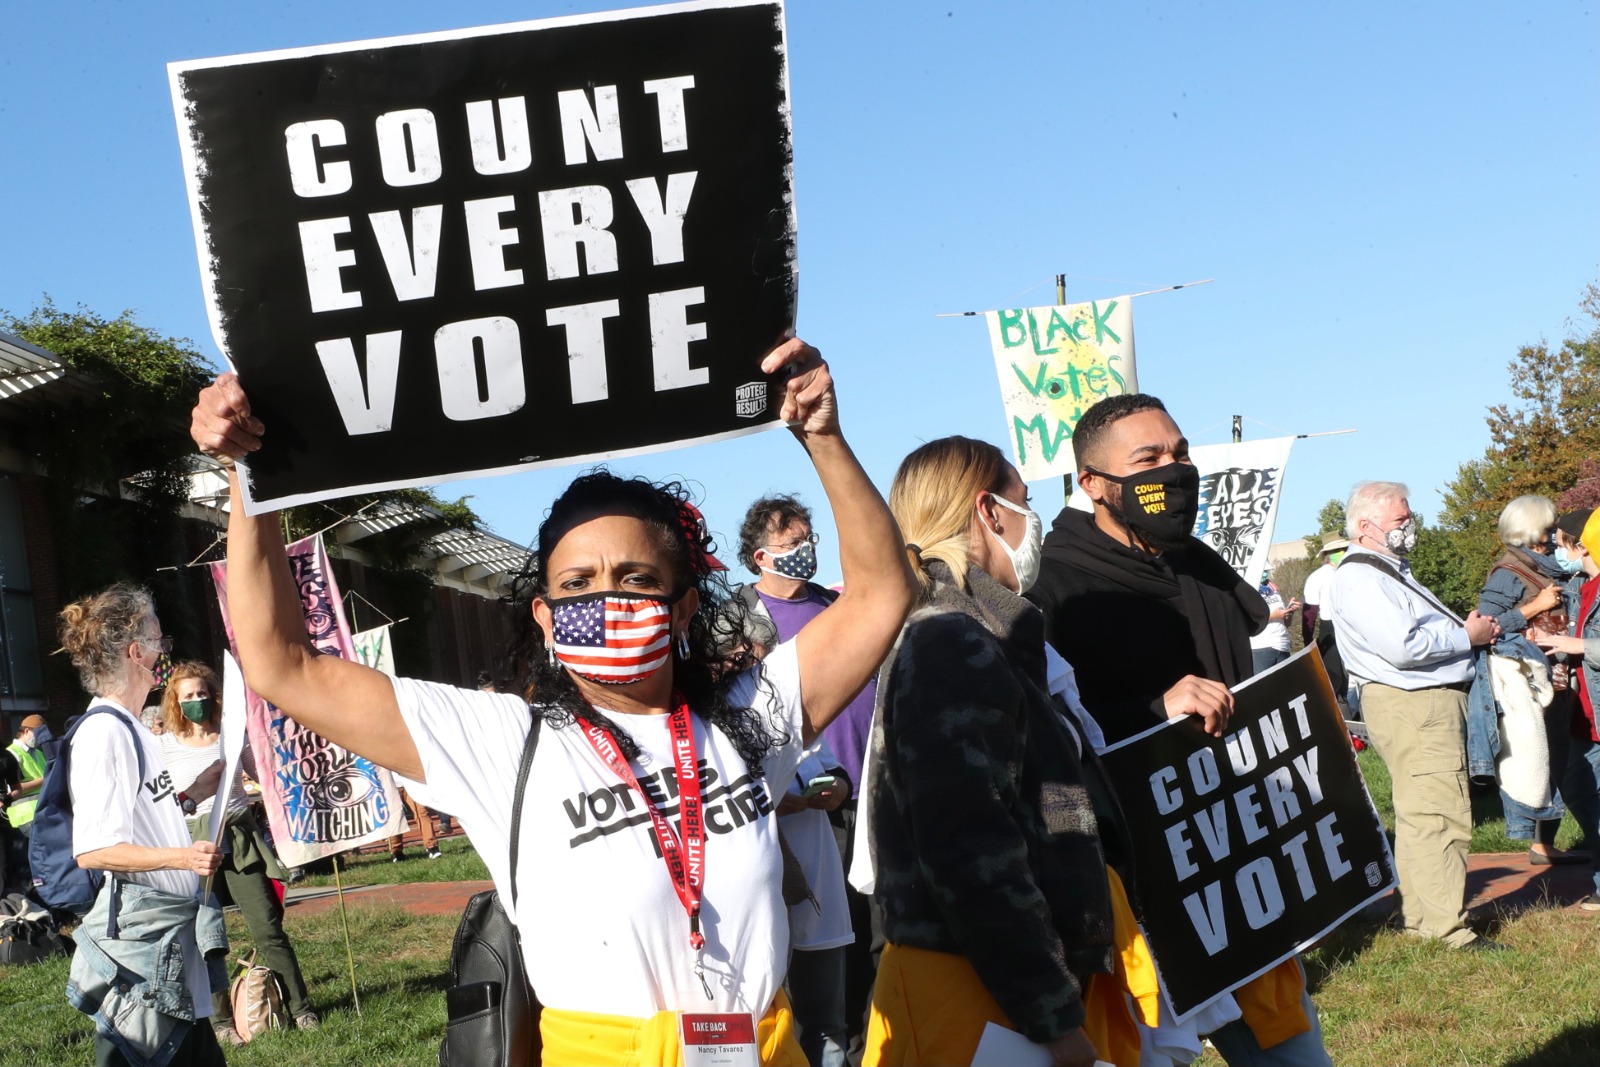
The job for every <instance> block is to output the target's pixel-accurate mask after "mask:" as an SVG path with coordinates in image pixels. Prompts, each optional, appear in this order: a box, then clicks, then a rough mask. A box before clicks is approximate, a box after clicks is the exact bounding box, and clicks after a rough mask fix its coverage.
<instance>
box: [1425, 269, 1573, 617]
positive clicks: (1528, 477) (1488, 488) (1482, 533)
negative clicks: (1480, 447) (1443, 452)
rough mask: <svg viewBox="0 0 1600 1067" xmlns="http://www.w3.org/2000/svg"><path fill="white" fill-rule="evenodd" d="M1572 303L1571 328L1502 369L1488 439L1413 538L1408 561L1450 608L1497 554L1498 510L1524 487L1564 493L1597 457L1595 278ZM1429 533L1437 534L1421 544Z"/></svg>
mask: <svg viewBox="0 0 1600 1067" xmlns="http://www.w3.org/2000/svg"><path fill="white" fill-rule="evenodd" d="M1579 306H1580V309H1581V312H1582V316H1583V318H1582V319H1581V320H1580V324H1579V328H1578V330H1577V331H1576V332H1575V333H1574V335H1573V336H1570V337H1568V338H1567V339H1566V340H1564V341H1562V342H1561V343H1560V344H1559V345H1557V346H1554V347H1552V346H1551V345H1550V344H1549V343H1547V342H1545V341H1540V342H1539V343H1538V344H1535V345H1524V346H1522V347H1521V348H1520V349H1518V351H1517V354H1516V356H1515V358H1513V359H1512V360H1511V362H1510V364H1509V367H1508V371H1509V373H1510V379H1511V380H1510V393H1511V397H1512V399H1511V401H1510V402H1508V403H1504V404H1496V405H1494V406H1492V407H1490V408H1489V414H1488V416H1487V419H1486V421H1487V423H1488V427H1489V447H1488V448H1487V449H1485V451H1484V454H1483V456H1482V457H1480V458H1478V459H1472V460H1468V461H1467V462H1465V463H1463V464H1462V465H1461V466H1460V468H1459V469H1458V470H1457V471H1456V476H1455V477H1454V478H1453V479H1452V480H1451V481H1450V483H1449V484H1448V485H1447V486H1446V487H1445V491H1444V509H1443V511H1442V513H1441V514H1440V516H1439V524H1438V527H1437V528H1436V529H1433V530H1427V531H1424V534H1423V537H1422V539H1421V540H1419V542H1418V545H1417V553H1415V554H1414V556H1413V563H1412V566H1413V568H1414V569H1415V570H1416V571H1417V574H1418V577H1419V578H1423V580H1424V581H1425V582H1427V583H1428V584H1429V585H1430V586H1431V587H1432V588H1433V589H1434V591H1435V592H1436V593H1439V594H1440V597H1441V599H1443V600H1444V601H1445V603H1447V604H1449V605H1450V606H1451V607H1453V608H1462V607H1466V608H1470V607H1472V606H1474V605H1475V604H1476V603H1477V591H1478V589H1480V588H1481V587H1482V583H1483V580H1484V577H1485V575H1487V574H1488V572H1489V568H1490V567H1491V566H1492V565H1493V564H1494V561H1495V559H1497V558H1498V557H1499V555H1500V552H1501V545H1500V539H1499V534H1498V532H1497V530H1496V523H1497V520H1498V519H1499V517H1500V512H1501V510H1502V509H1504V507H1505V506H1506V505H1507V504H1509V503H1510V502H1511V501H1512V500H1514V499H1516V498H1517V497H1519V496H1522V495H1524V494H1529V493H1532V494H1537V495H1539V496H1544V497H1549V498H1550V499H1551V500H1559V499H1561V498H1563V496H1564V494H1567V493H1569V492H1570V491H1572V490H1574V489H1575V488H1576V487H1578V486H1579V485H1580V483H1583V482H1584V481H1585V477H1586V472H1587V468H1585V467H1584V461H1585V460H1587V459H1589V458H1591V457H1593V456H1595V455H1600V284H1595V283H1591V284H1590V285H1589V286H1588V287H1587V288H1586V290H1585V292H1584V296H1583V299H1582V300H1581V301H1580V305H1579ZM1588 476H1589V477H1593V475H1592V474H1590V475H1588ZM1558 506H1563V505H1558ZM1565 506H1578V505H1575V504H1568V505H1565ZM1435 537H1437V538H1440V539H1442V541H1441V542H1440V543H1437V544H1430V545H1429V547H1428V548H1427V549H1424V547H1423V541H1432V540H1433V539H1434V538H1435ZM1419 557H1420V558H1419ZM1424 575H1426V577H1424ZM1447 590H1449V591H1450V592H1449V593H1448V594H1447V592H1446V591H1447ZM1467 590H1470V591H1471V595H1470V597H1469V596H1468V595H1467V592H1466V591H1467Z"/></svg>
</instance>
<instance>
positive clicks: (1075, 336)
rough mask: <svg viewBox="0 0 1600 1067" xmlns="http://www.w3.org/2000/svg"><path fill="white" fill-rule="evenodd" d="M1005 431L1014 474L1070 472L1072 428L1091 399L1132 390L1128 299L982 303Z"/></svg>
mask: <svg viewBox="0 0 1600 1067" xmlns="http://www.w3.org/2000/svg"><path fill="white" fill-rule="evenodd" d="M984 318H985V320H987V322H988V323H989V343H990V345H991V346H992V347H993V348H994V369H995V372H996V373H997V374H999V376H1000V399H1001V401H1002V402H1003V403H1004V404H1005V410H1006V435H1007V436H1008V437H1009V438H1010V439H1011V454H1012V456H1013V457H1014V458H1015V460H1016V464H1017V470H1018V471H1020V472H1021V473H1022V480H1023V481H1025V482H1035V481H1039V480H1041V479H1044V478H1051V477H1059V476H1061V475H1064V474H1071V473H1072V471H1073V470H1074V469H1075V468H1076V466H1077V464H1076V463H1075V462H1074V460H1073V456H1072V429H1073V427H1075V426H1076V425H1077V424H1078V420H1079V419H1080V418H1082V417H1083V413H1084V412H1085V411H1087V410H1088V409H1089V408H1090V407H1091V406H1092V405H1093V404H1094V402H1095V401H1097V400H1102V399H1104V398H1105V397H1108V396H1117V395H1119V394H1121V393H1137V392H1138V391H1139V376H1138V373H1137V371H1136V370H1135V368H1134V360H1133V300H1132V299H1131V298H1130V297H1126V296H1118V297H1113V298H1112V299H1110V300H1092V301H1090V302H1089V303H1087V304H1064V305H1062V306H1060V307H1038V308H1010V309H1007V310H1004V311H986V312H984Z"/></svg>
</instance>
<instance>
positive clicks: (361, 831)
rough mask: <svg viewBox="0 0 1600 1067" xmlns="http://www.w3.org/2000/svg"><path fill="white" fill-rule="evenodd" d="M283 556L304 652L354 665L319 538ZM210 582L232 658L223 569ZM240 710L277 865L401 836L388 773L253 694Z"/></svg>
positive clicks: (214, 569) (401, 815) (396, 794)
mask: <svg viewBox="0 0 1600 1067" xmlns="http://www.w3.org/2000/svg"><path fill="white" fill-rule="evenodd" d="M288 551H289V569H290V571H291V573H292V574H293V575H294V583H295V585H296V586H297V587H298V588H299V590H300V604H301V610H302V611H303V612H304V613H305V619H306V632H307V633H308V634H310V636H311V643H312V645H313V646H315V648H316V649H317V651H319V652H321V653H323V654H324V655H329V656H341V657H343V658H344V659H348V660H355V659H357V657H356V654H355V647H354V646H353V645H352V644H351V642H350V627H349V625H348V624H347V623H346V621H345V617H344V605H343V604H342V603H341V602H340V599H339V586H338V583H337V582H336V581H335V580H334V577H333V568H331V567H330V566H328V556H327V553H326V552H325V551H324V550H323V547H322V537H321V535H317V536H313V537H307V538H305V539H304V540H301V541H296V542H294V543H293V544H292V545H289V546H288ZM211 579H212V582H213V583H214V584H215V585H216V588H217V603H218V604H219V605H221V607H222V623H223V625H224V626H225V627H226V628H227V632H228V645H229V647H230V648H232V649H233V654H234V656H235V658H237V657H238V655H239V650H238V647H237V646H236V645H235V644H234V639H233V622H232V619H231V618H230V616H229V614H228V565H227V564H226V563H213V564H211ZM245 711H246V718H245V728H246V731H247V735H248V737H249V739H250V748H251V751H252V752H254V753H255V757H256V766H257V767H258V768H259V769H260V771H261V795H262V799H263V800H264V801H265V804H266V809H267V822H268V824H269V825H270V826H271V827H272V842H273V844H274V845H276V846H277V849H278V856H279V858H280V859H282V860H283V862H284V863H285V864H287V865H288V866H290V867H298V866H300V865H301V864H304V863H309V862H311V861H312V860H316V859H321V858H322V857H323V856H332V855H335V854H337V853H340V852H346V851H348V850H350V849H352V848H355V847H357V846H358V845H365V844H369V843H371V842H374V841H382V840H384V839H385V838H387V837H389V836H391V835H393V834H398V833H400V832H402V831H403V830H404V829H405V825H406V823H405V811H404V809H403V808H402V807H401V805H400V791H399V789H398V788H397V787H396V786H395V783H394V778H393V777H392V776H391V775H390V774H389V772H388V771H386V770H384V769H383V768H382V767H379V766H378V765H377V764H375V763H373V762H372V761H371V760H368V759H365V758H363V757H361V756H357V755H356V754H355V753H353V752H347V751H345V750H344V749H342V748H340V747H339V746H338V745H335V744H331V743H330V742H328V741H327V740H326V739H324V738H323V737H321V736H320V735H318V734H315V733H312V732H311V731H310V730H307V729H305V728H303V727H302V726H301V725H300V724H299V723H297V722H295V721H294V720H293V719H291V718H289V717H288V716H287V715H285V714H284V713H283V712H281V711H279V710H278V709H277V708H276V707H274V706H273V705H271V704H269V703H267V702H266V701H265V700H263V699H262V698H261V697H260V696H258V695H257V694H256V692H255V690H253V689H246V690H245Z"/></svg>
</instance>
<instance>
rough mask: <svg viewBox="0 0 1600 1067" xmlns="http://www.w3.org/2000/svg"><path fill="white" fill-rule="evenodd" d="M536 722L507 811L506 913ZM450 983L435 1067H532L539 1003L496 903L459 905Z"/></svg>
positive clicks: (490, 896)
mask: <svg viewBox="0 0 1600 1067" xmlns="http://www.w3.org/2000/svg"><path fill="white" fill-rule="evenodd" d="M543 721H544V720H543V719H542V718H540V717H539V715H538V714H537V713H534V714H533V722H532V723H531V724H530V725H529V727H528V739H527V741H526V742H524V743H523V746H522V763H521V764H520V765H519V766H518V768H517V790H516V798H515V799H514V800H513V801H512V806H511V906H512V907H513V908H515V907H516V904H517V849H518V845H519V844H520V842H521V840H522V800H523V794H525V793H526V792H527V788H528V772H529V771H530V770H531V769H532V768H533V754H534V750H535V749H537V748H538V747H539V727H540V725H541V724H542V723H543ZM450 982H451V986H450V988H449V989H446V990H445V991H444V1000H445V1008H446V1010H447V1012H448V1013H449V1022H448V1024H447V1025H446V1027H445V1036H444V1043H443V1044H441V1045H440V1046H439V1067H538V1064H539V1062H540V1057H541V1054H542V1052H543V1044H542V1042H541V1041H540V1038H539V1013H540V1011H541V1010H542V1008H541V1006H540V1004H539V1000H538V998H537V997H536V996H534V993H533V987H532V986H530V985H529V984H528V976H527V974H526V973H525V972H524V970H523V967H522V941H521V938H520V937H519V936H518V935H517V927H516V925H515V924H514V923H513V922H512V921H511V918H510V916H508V915H507V914H506V909H505V908H504V907H503V906H502V905H501V903H500V894H499V893H498V892H496V891H495V890H493V889H489V890H485V891H484V892H482V893H479V894H478V895H477V896H475V897H473V898H472V899H471V900H469V901H468V902H467V907H466V910H465V911H463V912H462V913H461V925H459V926H457V927H456V936H455V941H454V943H453V944H452V945H451V946H450Z"/></svg>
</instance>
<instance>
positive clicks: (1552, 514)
mask: <svg viewBox="0 0 1600 1067" xmlns="http://www.w3.org/2000/svg"><path fill="white" fill-rule="evenodd" d="M1499 533H1500V543H1501V544H1502V545H1504V546H1505V553H1504V554H1503V555H1502V556H1501V557H1500V558H1499V560H1497V561H1496V562H1495V564H1494V566H1493V567H1491V568H1490V569H1489V577H1488V579H1487V581H1485V582H1484V585H1483V592H1482V593H1480V594H1478V611H1479V613H1481V614H1483V615H1491V616H1493V617H1494V619H1495V621H1496V622H1498V623H1499V624H1500V633H1501V637H1500V642H1502V643H1503V642H1505V641H1507V640H1509V639H1511V638H1513V637H1518V636H1522V635H1523V634H1524V631H1526V630H1527V629H1528V627H1529V624H1530V623H1531V622H1532V621H1533V620H1534V619H1540V618H1542V617H1543V618H1545V619H1546V621H1547V623H1548V624H1547V625H1544V626H1541V627H1539V629H1541V630H1544V631H1546V632H1553V633H1563V632H1565V630H1566V620H1565V618H1564V617H1561V618H1557V617H1555V616H1549V617H1546V616H1545V613H1546V612H1555V613H1556V615H1562V614H1563V613H1562V592H1561V590H1562V585H1563V583H1564V582H1565V581H1566V580H1567V577H1568V575H1567V574H1566V573H1565V572H1564V571H1563V570H1562V568H1561V565H1560V564H1559V563H1558V562H1557V561H1556V558H1555V544H1556V542H1555V537H1556V506H1555V504H1554V503H1553V502H1552V501H1551V500H1550V499H1549V498H1548V497H1542V496H1537V495H1532V494H1529V495H1527V496H1519V497H1517V498H1516V499H1515V500H1513V501H1511V503H1509V504H1507V505H1506V506H1505V509H1504V510H1503V511H1501V512H1500V521H1499ZM1523 647H1524V649H1525V648H1526V646H1523ZM1569 696H1570V694H1569V693H1568V692H1567V691H1566V690H1565V689H1564V688H1563V689H1562V690H1560V691H1558V692H1557V693H1556V695H1555V699H1554V700H1552V701H1551V702H1550V706H1549V707H1548V708H1546V709H1545V736H1546V737H1547V738H1549V745H1550V781H1551V784H1552V789H1551V797H1550V803H1549V804H1548V805H1547V806H1546V807H1543V808H1530V807H1528V806H1527V805H1525V804H1522V803H1520V802H1518V801H1517V800H1516V799H1514V798H1513V797H1511V796H1510V795H1509V794H1508V793H1506V791H1505V789H1504V787H1503V786H1502V788H1501V790H1500V799H1501V803H1502V805H1503V806H1504V808H1505V813H1506V834H1507V836H1509V837H1510V838H1511V839H1512V840H1513V841H1528V842H1531V844H1530V847H1529V852H1528V860H1529V862H1531V863H1533V864H1534V865H1536V866H1543V865H1547V864H1551V863H1585V862H1587V861H1588V858H1589V857H1588V856H1587V855H1586V854H1583V853H1574V852H1563V851H1562V850H1560V849H1558V848H1556V846H1555V840H1556V830H1557V828H1558V827H1560V825H1561V818H1562V816H1563V815H1565V814H1566V805H1565V804H1563V803H1562V800H1561V794H1560V791H1559V790H1558V789H1556V788H1554V786H1555V785H1556V784H1557V783H1559V782H1560V781H1561V778H1562V775H1563V772H1564V771H1565V769H1566V765H1567V747H1568V744H1567V721H1568V718H1569V716H1570V711H1569V705H1568V698H1569Z"/></svg>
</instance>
